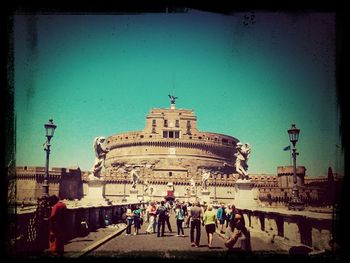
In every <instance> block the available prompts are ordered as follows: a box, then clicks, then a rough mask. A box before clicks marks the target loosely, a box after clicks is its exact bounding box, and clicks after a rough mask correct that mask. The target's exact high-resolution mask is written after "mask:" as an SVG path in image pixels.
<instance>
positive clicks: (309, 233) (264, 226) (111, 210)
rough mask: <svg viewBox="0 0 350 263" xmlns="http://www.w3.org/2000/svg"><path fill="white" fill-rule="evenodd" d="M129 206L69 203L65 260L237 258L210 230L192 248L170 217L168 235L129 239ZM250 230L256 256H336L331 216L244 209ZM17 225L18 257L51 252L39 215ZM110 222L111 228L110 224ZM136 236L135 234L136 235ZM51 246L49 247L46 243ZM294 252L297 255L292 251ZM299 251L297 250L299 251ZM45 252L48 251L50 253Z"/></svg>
mask: <svg viewBox="0 0 350 263" xmlns="http://www.w3.org/2000/svg"><path fill="white" fill-rule="evenodd" d="M127 205H128V204H118V205H106V206H80V205H77V204H68V214H67V220H68V222H69V223H68V224H67V228H66V229H65V231H66V234H67V242H66V244H65V255H64V256H65V257H67V258H76V257H83V258H85V257H121V258H129V257H130V258H134V257H135V256H138V257H151V258H164V257H165V258H176V259H181V258H188V259H201V258H203V259H208V258H216V257H218V258H220V257H229V256H231V255H232V256H236V255H237V254H232V253H228V251H227V248H226V247H225V246H224V240H225V237H224V234H221V233H220V232H218V231H217V232H216V233H215V234H214V240H213V248H212V249H209V248H208V247H207V236H206V232H205V228H204V227H202V231H201V242H200V247H198V248H197V247H191V246H190V237H189V234H190V229H189V228H185V229H184V231H185V237H178V236H176V234H177V233H176V231H177V227H176V223H175V217H174V214H171V216H170V218H171V225H172V231H173V232H169V231H167V230H168V229H167V226H165V236H164V237H157V235H156V234H146V227H147V226H148V223H147V222H145V223H144V224H143V225H142V228H141V230H140V232H139V235H131V236H125V228H126V225H125V223H124V221H123V219H122V216H123V214H124V213H125V211H126V207H127ZM242 212H243V216H244V217H245V222H246V225H247V228H248V229H249V230H250V233H251V246H252V256H256V255H259V256H261V255H266V256H271V255H288V254H290V253H291V251H298V249H299V251H300V252H302V253H305V254H307V253H308V254H309V255H310V254H325V253H326V252H327V251H328V252H329V251H331V248H330V247H329V243H330V242H329V241H330V240H331V238H332V222H333V218H332V215H331V214H327V213H319V212H311V211H281V210H276V209H267V208H264V209H263V208H259V209H242ZM15 217H16V221H17V222H18V231H17V233H16V235H17V237H18V236H22V238H21V239H16V240H17V241H16V243H17V244H16V246H15V248H14V253H15V254H16V256H24V257H26V256H28V255H31V254H35V255H42V254H46V253H47V246H46V247H45V246H44V247H40V245H39V243H38V241H39V240H38V235H37V233H36V230H35V227H33V225H35V222H33V220H34V219H35V213H34V211H20V212H19V213H17V214H16V215H15ZM106 217H107V218H108V219H109V221H110V222H111V224H109V225H106V224H105V223H104V219H105V218H106ZM82 221H86V222H87V224H88V231H87V232H86V233H85V234H83V233H82V232H81V229H80V225H81V222H82ZM132 233H133V232H132ZM46 245H47V244H46ZM293 249H294V250H293ZM295 249H296V250H295ZM45 251H46V252H45Z"/></svg>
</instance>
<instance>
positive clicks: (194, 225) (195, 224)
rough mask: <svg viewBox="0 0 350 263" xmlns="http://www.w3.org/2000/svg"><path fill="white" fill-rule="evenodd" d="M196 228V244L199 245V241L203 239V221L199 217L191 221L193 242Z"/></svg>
mask: <svg viewBox="0 0 350 263" xmlns="http://www.w3.org/2000/svg"><path fill="white" fill-rule="evenodd" d="M195 229H196V242H195V243H196V245H197V246H199V241H200V239H201V221H200V220H199V219H195V220H192V221H191V230H190V236H191V243H193V242H194V230H195Z"/></svg>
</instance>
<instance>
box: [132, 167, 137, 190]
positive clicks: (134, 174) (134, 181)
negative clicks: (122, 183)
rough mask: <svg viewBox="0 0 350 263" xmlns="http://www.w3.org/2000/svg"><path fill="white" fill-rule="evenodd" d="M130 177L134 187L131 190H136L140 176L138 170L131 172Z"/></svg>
mask: <svg viewBox="0 0 350 263" xmlns="http://www.w3.org/2000/svg"><path fill="white" fill-rule="evenodd" d="M130 177H131V181H132V186H131V188H133V189H136V184H137V182H138V180H139V175H138V174H137V169H132V170H131V172H130Z"/></svg>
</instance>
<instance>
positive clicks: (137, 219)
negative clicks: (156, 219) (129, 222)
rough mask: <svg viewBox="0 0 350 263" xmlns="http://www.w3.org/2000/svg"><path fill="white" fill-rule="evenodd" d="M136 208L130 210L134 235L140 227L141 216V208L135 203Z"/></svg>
mask: <svg viewBox="0 0 350 263" xmlns="http://www.w3.org/2000/svg"><path fill="white" fill-rule="evenodd" d="M135 208H136V209H135V210H134V211H132V213H133V216H134V217H133V219H134V228H135V232H134V236H135V235H138V234H139V230H140V228H141V218H142V216H143V215H142V208H141V207H139V206H138V205H136V207H135Z"/></svg>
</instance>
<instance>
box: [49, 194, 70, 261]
mask: <svg viewBox="0 0 350 263" xmlns="http://www.w3.org/2000/svg"><path fill="white" fill-rule="evenodd" d="M48 201H49V205H50V206H51V207H52V208H51V214H50V217H49V219H48V220H49V248H50V252H51V253H52V254H53V255H55V256H63V253H64V242H65V229H66V223H67V222H66V213H67V206H66V204H65V203H63V202H62V201H61V200H60V199H59V198H58V197H57V196H56V195H52V196H50V197H49V198H48Z"/></svg>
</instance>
